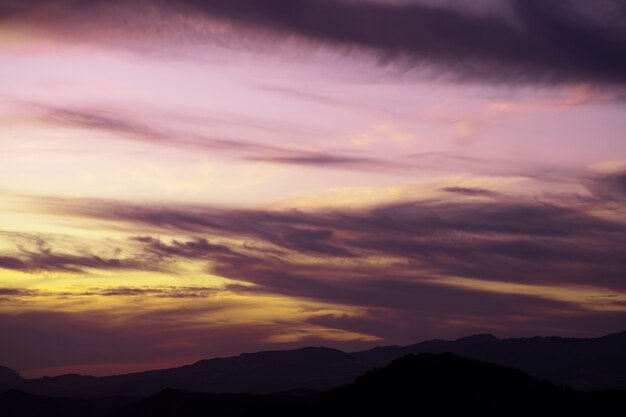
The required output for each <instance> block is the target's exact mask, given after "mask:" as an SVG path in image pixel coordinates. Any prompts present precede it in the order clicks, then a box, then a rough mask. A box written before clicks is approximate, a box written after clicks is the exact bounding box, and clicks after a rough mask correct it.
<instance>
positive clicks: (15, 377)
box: [0, 366, 22, 384]
mask: <svg viewBox="0 0 626 417" xmlns="http://www.w3.org/2000/svg"><path fill="white" fill-rule="evenodd" d="M21 380H22V377H21V376H20V374H19V373H18V372H17V371H14V370H13V369H10V368H7V367H5V366H0V384H6V383H12V382H19V381H21Z"/></svg>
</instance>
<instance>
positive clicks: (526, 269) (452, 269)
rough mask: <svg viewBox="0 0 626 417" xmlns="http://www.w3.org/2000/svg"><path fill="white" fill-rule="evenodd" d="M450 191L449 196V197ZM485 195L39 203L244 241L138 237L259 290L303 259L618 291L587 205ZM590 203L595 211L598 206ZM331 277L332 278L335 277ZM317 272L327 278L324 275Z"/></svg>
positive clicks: (605, 242) (619, 283)
mask: <svg viewBox="0 0 626 417" xmlns="http://www.w3.org/2000/svg"><path fill="white" fill-rule="evenodd" d="M456 191H458V190H456ZM456 191H455V192H453V193H452V194H458V193H457V192H456ZM489 196H490V198H489V199H480V200H477V199H443V198H432V199H429V200H418V201H397V202H393V203H389V204H383V205H378V206H373V207H368V208H364V209H335V210H312V211H302V210H269V209H268V210H260V209H256V210H255V209H234V208H219V207H213V206H167V207H165V206H158V205H130V204H123V203H115V202H108V203H106V202H97V203H94V202H90V201H80V200H76V201H71V202H68V201H63V200H56V201H48V203H47V204H48V208H49V210H50V211H51V212H57V213H62V214H67V215H79V216H88V217H94V218H98V219H101V220H109V221H113V222H122V223H128V224H130V225H131V226H130V227H131V228H134V229H136V230H142V229H144V228H146V227H149V228H151V229H153V230H159V229H160V230H162V231H163V232H168V233H172V232H173V233H176V234H194V235H198V234H204V235H206V236H220V237H222V238H232V239H239V240H241V239H243V240H244V241H245V242H248V243H247V244H246V245H247V246H246V247H241V248H239V250H235V249H233V248H232V247H230V248H228V249H227V248H226V247H220V246H217V247H216V246H215V244H212V243H210V242H209V241H206V242H205V241H201V240H200V241H198V240H191V241H188V242H178V241H174V242H171V243H170V244H167V245H165V246H164V244H163V243H161V242H158V241H151V240H146V241H145V242H144V244H145V245H146V249H147V250H148V251H153V252H154V251H157V252H159V253H161V254H169V255H172V256H173V255H178V256H183V257H192V256H193V257H195V258H197V259H211V260H214V261H216V262H217V264H218V265H219V266H218V268H219V269H218V271H219V272H220V273H222V274H224V276H226V277H232V276H233V275H236V277H235V278H237V279H244V280H248V281H252V282H255V283H257V284H259V283H260V284H263V285H266V284H267V282H266V280H267V279H270V278H271V277H272V276H273V275H272V274H273V273H274V272H276V275H274V276H275V277H276V278H275V279H276V280H277V281H281V282H282V281H285V280H288V279H289V278H285V279H284V280H282V279H280V278H279V277H280V276H281V275H284V274H287V273H289V274H296V272H297V271H298V268H299V266H298V264H297V263H294V262H295V261H293V260H290V259H292V258H293V257H296V258H297V257H302V256H305V257H309V258H319V259H322V258H323V259H325V260H326V261H327V262H330V263H331V264H334V263H336V262H347V264H346V267H345V268H343V269H342V271H344V272H345V273H348V272H346V271H350V268H352V270H354V265H353V264H350V262H357V261H359V260H363V259H378V258H382V259H392V260H396V262H400V264H401V265H400V266H397V265H396V266H393V265H392V266H389V267H388V268H387V269H384V268H383V269H380V270H379V269H376V268H372V270H371V271H370V272H369V274H371V275H379V276H394V275H396V274H398V273H401V272H402V271H403V270H407V269H408V270H412V271H414V275H415V276H416V277H419V276H420V274H424V275H425V276H427V277H431V276H432V275H443V276H462V277H469V278H476V279H486V280H491V281H495V282H518V283H533V284H539V285H540V284H562V285H592V286H596V287H606V288H615V289H620V290H623V289H625V288H626V287H625V283H624V281H623V279H622V278H623V270H624V268H626V244H625V243H624V242H626V226H625V225H624V224H622V223H619V222H617V221H614V220H611V219H609V218H604V217H598V216H597V215H593V214H590V213H591V212H593V209H592V207H589V206H583V207H579V205H578V203H579V202H580V200H579V199H578V197H577V196H575V195H572V196H570V198H569V200H568V198H565V197H564V196H561V197H562V198H561V199H560V200H559V201H560V205H556V204H555V203H549V202H542V201H538V200H535V199H534V198H531V197H528V198H521V197H517V198H510V197H508V196H504V195H491V194H490V195H489ZM593 204H598V207H602V204H603V202H600V203H593ZM155 228H156V229H155ZM193 247H195V248H193ZM192 248H193V249H192ZM267 268H269V269H267ZM274 268H276V269H277V270H278V271H274ZM320 268H321V269H320ZM322 269H323V268H322V267H320V266H319V264H316V265H313V266H311V270H310V271H304V273H303V276H304V277H309V276H310V275H311V274H312V275H316V274H315V273H314V271H321V270H322ZM336 273H337V277H338V279H339V276H340V273H339V272H336ZM246 274H250V275H246ZM326 274H327V275H326V277H327V278H328V277H330V276H332V274H333V273H331V272H330V271H327V272H326ZM348 275H349V274H348ZM400 275H404V273H401V274H400ZM307 279H308V278H306V279H305V278H297V279H296V278H294V280H293V281H294V282H301V283H302V284H303V287H302V288H303V289H304V288H305V285H304V284H305V283H306V282H307Z"/></svg>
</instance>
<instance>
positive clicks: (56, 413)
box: [0, 390, 136, 417]
mask: <svg viewBox="0 0 626 417" xmlns="http://www.w3.org/2000/svg"><path fill="white" fill-rule="evenodd" d="M134 401H136V399H132V398H117V397H116V398H106V399H81V398H49V397H43V396H39V395H32V394H27V393H24V392H21V391H17V390H9V391H5V392H2V393H0V416H2V417H104V416H108V415H109V414H111V413H112V412H114V411H116V410H119V409H120V408H122V407H124V406H125V405H127V404H129V403H131V402H134Z"/></svg>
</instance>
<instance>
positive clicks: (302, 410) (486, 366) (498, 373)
mask: <svg viewBox="0 0 626 417" xmlns="http://www.w3.org/2000/svg"><path fill="white" fill-rule="evenodd" d="M602 395H603V396H592V395H591V394H585V393H581V392H578V391H575V390H572V389H570V388H566V387H560V386H556V385H553V384H551V383H549V382H547V381H544V380H540V379H538V378H535V377H531V376H529V375H527V374H524V373H523V372H521V371H518V370H516V369H514V368H509V367H503V366H500V365H495V364H490V363H485V362H480V361H474V360H471V359H466V358H461V357H458V356H455V355H453V354H440V355H433V354H419V355H408V356H405V357H403V358H400V359H397V360H394V361H393V362H392V363H391V364H390V365H388V366H387V367H385V368H379V369H376V370H372V371H370V372H368V373H366V374H365V375H363V376H361V377H359V378H357V379H356V381H355V382H354V383H352V384H349V385H346V386H343V387H340V388H336V389H333V390H330V391H327V392H323V393H319V394H315V395H311V396H308V397H304V398H302V397H300V398H285V397H280V396H272V395H269V396H255V395H248V396H245V395H244V396H236V395H232V394H231V395H228V394H224V395H212V394H198V393H185V392H180V391H175V390H166V391H163V392H161V393H159V394H157V395H156V396H154V397H150V398H147V399H145V400H142V401H140V402H138V403H135V404H132V405H130V406H128V407H125V408H124V409H122V410H120V411H118V412H117V413H115V414H114V415H115V417H144V416H146V417H147V416H154V417H169V416H180V417H195V416H202V415H211V416H214V417H221V416H233V417H234V416H293V415H299V416H319V415H330V414H332V415H359V416H419V415H428V416H440V417H447V416H455V417H456V416H459V415H480V416H494V417H495V416H499V417H506V416H510V417H524V416H566V415H567V416H582V415H609V414H607V411H608V410H610V408H608V407H610V406H617V405H619V404H620V403H621V400H622V398H623V393H619V392H614V393H602ZM599 412H601V413H605V414H598V413H599ZM589 413H591V414H589Z"/></svg>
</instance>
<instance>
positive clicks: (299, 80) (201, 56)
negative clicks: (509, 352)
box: [0, 0, 626, 375]
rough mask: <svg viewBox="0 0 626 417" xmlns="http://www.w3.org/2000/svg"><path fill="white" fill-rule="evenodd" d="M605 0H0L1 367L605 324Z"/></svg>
mask: <svg viewBox="0 0 626 417" xmlns="http://www.w3.org/2000/svg"><path fill="white" fill-rule="evenodd" d="M625 15H626V8H625V7H624V5H623V4H622V2H617V1H608V0H607V1H599V2H593V4H590V3H589V2H582V1H580V2H579V1H565V2H556V1H534V0H526V1H521V0H520V1H507V2H492V1H482V2H472V3H471V4H469V3H460V2H454V1H435V0H429V1H426V0H423V1H408V0H407V1H374V0H371V1H370V0H363V1H349V0H298V1H287V0H285V1H283V0H271V1H262V2H261V1H248V0H239V1H222V0H198V1H194V0H185V1H179V2H162V1H156V0H145V1H141V2H133V3H132V4H130V3H129V2H122V1H107V2H102V1H46V0H41V1H36V0H31V1H19V2H18V1H0V22H1V23H0V77H2V79H3V80H8V81H10V82H6V83H2V86H0V120H1V123H0V146H1V151H2V152H1V153H0V212H1V215H0V334H2V335H3V336H5V335H6V337H3V341H6V342H4V343H2V344H1V345H0V358H3V360H4V361H5V362H4V363H3V365H8V366H11V367H14V368H17V369H20V370H21V371H24V372H25V373H26V374H27V375H42V374H49V373H62V372H69V371H72V372H74V371H75V372H94V373H101V374H102V373H115V372H122V371H129V370H137V369H145V368H151V367H157V366H172V365H175V364H181V363H186V362H190V361H193V360H197V359H201V358H206V357H211V356H216V355H231V354H238V353H240V352H242V351H251V350H259V349H266V348H272V349H275V348H282V347H292V346H302V345H305V344H318V345H329V346H336V347H341V348H345V349H358V348H362V347H367V346H371V345H372V344H401V343H411V342H414V341H417V340H420V339H425V338H443V337H460V336H464V335H467V334H471V333H474V332H492V333H496V334H498V335H501V336H509V335H511V336H522V335H534V334H563V335H600V334H602V333H606V332H612V331H617V330H623V329H622V327H623V323H625V322H626V316H625V314H626V281H624V271H625V270H626V243H625V242H626V223H624V218H625V217H624V215H625V214H626V213H625V211H626V210H625V205H624V204H625V202H626V142H624V140H623V132H624V131H626V122H625V121H626V118H625V117H624V111H625V110H624V109H625V107H624V97H625V95H624V91H625V89H624V85H625V83H626V76H625V74H626V53H625V52H626V26H624V21H625V19H624V17H625Z"/></svg>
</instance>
